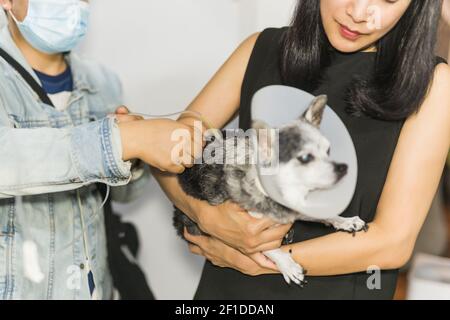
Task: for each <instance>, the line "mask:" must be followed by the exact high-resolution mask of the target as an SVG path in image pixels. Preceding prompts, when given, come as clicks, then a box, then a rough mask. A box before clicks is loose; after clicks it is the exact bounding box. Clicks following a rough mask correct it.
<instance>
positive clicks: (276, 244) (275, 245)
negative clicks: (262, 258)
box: [252, 240, 282, 252]
mask: <svg viewBox="0 0 450 320" xmlns="http://www.w3.org/2000/svg"><path fill="white" fill-rule="evenodd" d="M281 243H282V240H275V241H272V242H268V243H263V244H261V245H260V246H258V247H256V248H255V249H253V250H252V251H253V252H264V251H270V250H275V249H279V248H280V247H281Z"/></svg>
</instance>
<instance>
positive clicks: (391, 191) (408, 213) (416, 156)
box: [283, 64, 450, 276]
mask: <svg viewBox="0 0 450 320" xmlns="http://www.w3.org/2000/svg"><path fill="white" fill-rule="evenodd" d="M449 92H450V68H449V67H448V66H447V65H444V64H440V65H439V66H438V67H437V68H436V71H435V77H434V81H433V84H432V87H431V89H430V92H429V94H428V97H427V99H426V100H425V102H424V104H423V106H422V108H421V109H420V112H419V113H418V114H417V115H413V116H411V117H410V118H409V119H408V120H407V122H406V123H405V126H404V128H403V129H402V132H401V135H400V138H399V142H398V145H397V148H396V150H395V154H394V157H393V160H392V163H391V166H390V169H389V173H388V177H387V180H386V183H385V186H384V188H383V192H382V195H381V198H380V201H379V203H378V207H377V213H376V218H375V220H374V222H373V223H371V224H370V228H369V231H368V232H367V233H359V234H357V237H356V238H353V237H352V236H349V235H348V234H345V233H342V232H338V233H334V234H331V235H328V236H325V237H321V238H317V239H313V240H310V241H305V242H302V243H297V244H294V245H291V246H287V247H285V248H283V249H284V250H291V249H292V252H293V256H294V258H295V259H296V261H298V262H299V263H301V264H302V265H303V266H304V267H305V268H306V269H307V270H308V274H309V275H316V276H319V275H336V274H347V273H353V272H361V271H366V270H367V269H368V268H369V267H370V266H372V265H375V266H378V267H380V268H381V269H396V268H400V267H402V266H403V265H404V264H406V263H407V262H408V260H409V259H410V257H411V254H412V252H413V249H414V245H415V242H416V239H417V236H418V234H419V232H420V229H421V227H422V225H423V223H424V221H425V218H426V216H427V214H428V211H429V209H430V206H431V203H432V200H433V198H434V195H435V193H436V190H437V188H438V185H439V181H440V178H441V176H442V171H443V168H444V165H445V161H446V157H447V154H448V151H449V147H450V99H448V95H449Z"/></svg>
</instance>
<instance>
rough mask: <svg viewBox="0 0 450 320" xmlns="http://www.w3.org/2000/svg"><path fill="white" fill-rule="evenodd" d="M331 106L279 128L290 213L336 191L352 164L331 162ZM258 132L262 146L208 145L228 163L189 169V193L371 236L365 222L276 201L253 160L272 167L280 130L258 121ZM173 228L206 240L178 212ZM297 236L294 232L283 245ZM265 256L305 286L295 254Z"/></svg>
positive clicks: (225, 141) (317, 106)
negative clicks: (326, 131) (326, 125)
mask: <svg viewBox="0 0 450 320" xmlns="http://www.w3.org/2000/svg"><path fill="white" fill-rule="evenodd" d="M326 104H327V96H325V95H322V96H319V97H316V98H315V99H314V100H313V101H312V102H311V104H310V105H309V107H308V109H307V110H306V111H305V112H304V113H303V114H302V115H301V116H300V117H299V118H298V119H296V120H295V121H293V122H291V123H288V124H286V125H284V126H282V127H280V128H278V131H277V132H278V138H279V139H278V141H279V145H278V150H279V152H278V155H279V157H278V158H279V163H278V173H277V174H276V179H275V181H276V183H277V184H278V188H279V190H281V193H282V196H283V199H284V201H285V203H286V204H287V205H288V206H289V207H290V208H301V207H302V205H303V204H304V202H305V198H306V196H307V195H308V193H309V192H311V191H314V190H319V189H328V188H332V187H333V186H335V185H336V184H337V183H339V181H341V179H343V178H344V177H345V175H346V174H347V171H348V166H347V164H344V163H336V162H334V161H332V160H331V159H330V142H329V141H328V140H327V139H326V138H325V137H324V136H323V135H322V134H321V132H320V124H321V122H322V118H323V113H324V109H325V107H326ZM252 128H253V129H254V130H256V131H257V132H259V134H258V136H257V137H258V138H257V142H256V143H252V139H251V138H249V137H248V136H242V135H241V136H239V135H237V136H233V137H231V138H228V137H227V138H220V137H219V138H217V137H216V138H212V139H211V141H209V142H208V143H207V145H206V147H205V150H204V154H205V152H206V151H207V150H208V148H209V147H212V146H214V148H209V149H210V150H213V151H212V152H211V154H212V156H213V157H214V156H216V157H218V158H220V159H224V161H223V164H222V163H208V161H205V162H204V163H202V164H197V165H194V166H193V167H192V168H189V169H186V171H185V172H184V173H182V174H181V175H179V176H178V181H179V184H180V186H181V188H182V189H183V191H184V192H185V193H187V194H188V195H190V196H192V197H194V198H196V199H199V200H203V201H207V202H208V203H209V204H210V205H212V206H217V205H220V204H222V203H224V202H225V201H228V200H231V201H232V202H234V203H236V204H238V205H239V206H241V207H242V208H243V209H245V210H247V211H249V213H250V214H251V215H252V216H254V217H256V218H261V217H269V218H271V219H273V220H274V221H276V222H278V223H280V224H288V223H293V222H294V221H296V220H303V221H310V222H318V223H324V224H326V225H329V226H333V227H334V228H335V229H336V230H338V231H346V232H350V233H353V234H354V233H355V232H359V231H362V230H364V231H367V225H366V223H365V222H364V221H363V220H361V219H360V218H359V217H352V218H344V217H339V216H338V217H335V218H331V219H327V220H317V219H313V218H311V217H308V216H306V215H304V214H302V213H301V212H300V210H298V211H297V210H292V209H290V208H287V207H286V206H284V205H281V204H279V203H277V202H276V201H274V200H273V199H271V198H270V197H269V196H268V195H267V194H266V192H265V191H264V190H263V188H262V187H261V184H260V181H259V178H258V169H257V167H256V164H255V163H252V162H251V161H250V160H251V159H252V157H253V156H254V155H255V154H258V156H260V159H261V162H262V163H265V164H266V165H267V164H270V163H271V162H273V158H272V156H271V154H270V150H271V148H272V146H273V143H274V142H276V141H275V138H276V137H275V135H274V132H275V131H274V130H272V128H270V126H268V125H267V124H266V123H264V122H261V121H255V122H253V124H252ZM230 155H231V156H230ZM261 155H262V156H261ZM230 159H231V161H230ZM173 224H174V227H175V228H176V230H177V232H178V234H179V235H180V236H181V237H182V238H183V231H184V228H185V227H186V228H187V231H188V232H189V233H190V234H192V235H205V234H204V233H203V232H202V231H201V230H200V229H199V228H198V226H197V225H196V224H195V223H194V222H193V221H192V220H191V219H189V217H187V216H186V215H185V214H183V213H182V212H181V211H180V210H178V209H177V208H175V212H174V218H173ZM291 231H292V230H291ZM291 237H292V234H291V232H290V233H289V234H288V235H287V236H286V238H285V240H284V242H283V243H284V244H285V243H286V242H287V241H288V239H289V238H291ZM264 254H265V255H266V256H267V257H268V258H270V259H271V260H272V261H273V262H274V263H275V264H276V266H277V268H278V269H279V271H280V272H281V273H282V275H283V277H284V279H285V280H286V282H287V283H288V284H290V283H291V281H292V282H294V283H296V284H298V285H300V286H302V287H303V285H304V284H305V283H306V281H305V270H304V269H303V268H302V266H301V265H300V264H298V263H297V262H295V261H294V259H293V258H292V256H291V254H290V253H286V252H283V251H282V250H280V249H277V250H272V251H268V252H264Z"/></svg>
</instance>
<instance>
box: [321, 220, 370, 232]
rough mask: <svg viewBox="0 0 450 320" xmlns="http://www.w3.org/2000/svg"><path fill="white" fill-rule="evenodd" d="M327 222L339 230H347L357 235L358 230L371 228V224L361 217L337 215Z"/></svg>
mask: <svg viewBox="0 0 450 320" xmlns="http://www.w3.org/2000/svg"><path fill="white" fill-rule="evenodd" d="M327 223H329V224H330V225H332V226H333V227H334V228H335V229H336V230H337V231H345V232H348V233H352V234H353V236H355V234H356V232H360V231H363V230H364V231H366V232H367V230H369V226H368V225H367V224H366V223H365V222H364V221H363V220H362V219H361V218H360V217H351V218H344V217H336V218H333V219H330V220H327Z"/></svg>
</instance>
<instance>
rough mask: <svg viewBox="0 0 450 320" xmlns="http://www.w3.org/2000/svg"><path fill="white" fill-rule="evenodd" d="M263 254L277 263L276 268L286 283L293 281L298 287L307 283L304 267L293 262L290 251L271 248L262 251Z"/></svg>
mask: <svg viewBox="0 0 450 320" xmlns="http://www.w3.org/2000/svg"><path fill="white" fill-rule="evenodd" d="M264 254H265V255H266V256H267V257H269V258H270V259H271V260H272V261H273V262H274V263H275V264H276V265H277V267H278V270H279V271H280V272H281V274H282V275H283V277H284V280H285V281H286V282H287V283H288V284H290V283H291V282H294V283H296V284H298V285H299V286H300V287H303V286H304V285H305V284H307V281H306V280H305V271H304V269H303V268H302V266H301V265H299V264H298V263H297V262H295V260H294V259H293V258H292V256H291V254H290V253H287V252H283V251H281V250H272V251H268V252H264Z"/></svg>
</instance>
